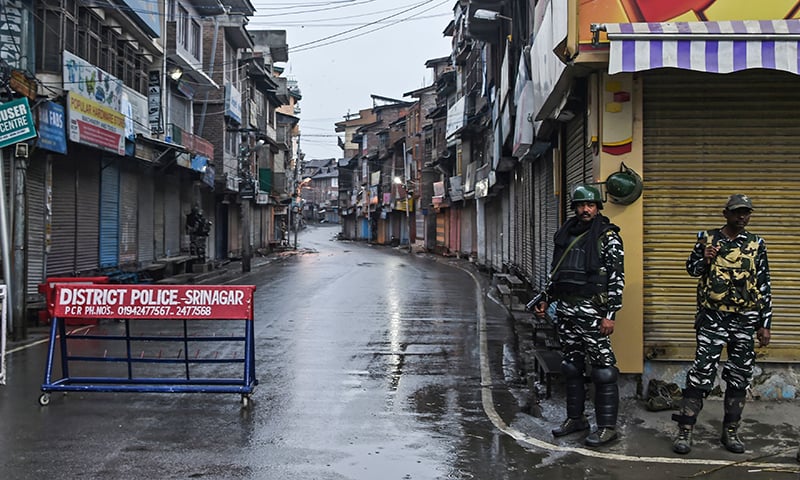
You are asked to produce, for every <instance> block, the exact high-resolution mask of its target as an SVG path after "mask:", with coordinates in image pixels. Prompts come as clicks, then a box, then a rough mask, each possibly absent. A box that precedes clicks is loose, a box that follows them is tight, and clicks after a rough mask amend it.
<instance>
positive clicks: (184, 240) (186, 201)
mask: <svg viewBox="0 0 800 480" xmlns="http://www.w3.org/2000/svg"><path fill="white" fill-rule="evenodd" d="M186 172H187V171H183V172H181V173H182V175H181V177H182V178H181V213H180V215H181V224H180V231H181V251H182V252H184V253H186V254H187V255H188V252H189V235H188V234H187V233H186V215H188V214H189V213H190V212H191V211H192V207H194V204H195V203H196V202H197V200H196V199H195V197H194V192H193V187H192V180H191V178H189V176H188V175H186ZM199 206H200V207H201V208H202V206H203V205H202V204H199ZM203 214H205V212H203Z"/></svg>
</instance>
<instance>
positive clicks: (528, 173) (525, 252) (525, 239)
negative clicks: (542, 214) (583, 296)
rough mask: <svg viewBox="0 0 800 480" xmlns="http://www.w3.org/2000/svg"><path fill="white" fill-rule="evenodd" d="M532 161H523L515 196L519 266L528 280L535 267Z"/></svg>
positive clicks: (531, 277)
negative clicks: (517, 202)
mask: <svg viewBox="0 0 800 480" xmlns="http://www.w3.org/2000/svg"><path fill="white" fill-rule="evenodd" d="M533 181H534V175H533V163H531V162H523V163H522V172H521V177H520V180H519V182H518V191H517V198H519V205H518V207H517V208H518V210H517V217H516V218H517V224H518V227H517V231H518V232H519V233H518V235H517V236H518V238H519V243H520V245H521V246H522V247H521V252H520V259H521V267H522V271H523V272H524V274H525V277H527V278H528V280H531V279H533V278H534V275H535V271H536V269H535V267H534V263H533V250H534V248H535V245H534V243H533V230H534V218H535V217H534V209H533V205H534V203H533V202H534V199H533V193H534V189H533Z"/></svg>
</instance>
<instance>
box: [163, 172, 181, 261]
mask: <svg viewBox="0 0 800 480" xmlns="http://www.w3.org/2000/svg"><path fill="white" fill-rule="evenodd" d="M181 220H182V219H181V195H180V183H179V182H178V177H176V176H174V175H167V176H165V177H164V247H165V249H166V250H165V252H164V253H165V254H166V256H168V257H169V256H176V255H180V253H181V243H180V242H181V235H182V234H183V230H181V225H182V222H181Z"/></svg>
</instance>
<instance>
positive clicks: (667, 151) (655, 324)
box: [643, 72, 800, 361]
mask: <svg viewBox="0 0 800 480" xmlns="http://www.w3.org/2000/svg"><path fill="white" fill-rule="evenodd" d="M797 87H798V80H797V77H795V76H792V75H789V74H783V73H782V72H743V73H737V74H732V75H711V74H701V73H692V72H671V73H666V72H659V73H658V75H646V76H645V77H644V174H645V193H644V195H643V202H644V317H645V318H644V334H645V338H644V343H645V354H646V355H647V356H648V357H649V358H661V359H687V358H691V357H692V355H693V353H694V351H693V347H694V330H693V318H694V311H695V288H696V279H693V278H691V277H689V276H688V274H687V273H686V270H685V262H686V258H687V256H688V254H689V252H690V250H691V248H692V246H693V245H694V242H695V238H696V232H697V231H699V230H705V229H708V228H713V227H721V226H722V225H723V224H724V218H723V216H722V213H721V212H722V206H723V205H724V202H725V200H726V199H727V196H728V195H730V194H731V193H736V192H741V193H746V194H749V195H751V196H752V198H753V203H754V206H755V213H754V215H753V218H752V220H751V223H750V226H749V227H748V229H749V230H751V231H752V232H753V233H756V234H759V235H761V236H763V237H764V238H765V239H766V242H767V245H768V250H769V260H770V267H771V274H772V288H773V296H774V298H773V303H774V323H773V329H774V331H775V332H780V335H779V336H777V335H776V336H773V342H772V343H771V344H770V348H769V349H768V351H767V352H766V354H767V355H768V357H767V359H769V360H775V361H790V360H791V361H797V360H800V354H799V353H798V347H800V321H798V320H800V295H798V293H800V270H798V268H797V245H796V241H795V239H796V238H797V237H798V234H800V224H798V223H797V222H796V219H795V216H796V215H795V214H796V212H797V211H798V209H800V196H798V195H796V194H795V193H796V192H797V185H800V162H798V158H800V122H798V120H797V112H798V111H800V96H798V95H797Z"/></svg>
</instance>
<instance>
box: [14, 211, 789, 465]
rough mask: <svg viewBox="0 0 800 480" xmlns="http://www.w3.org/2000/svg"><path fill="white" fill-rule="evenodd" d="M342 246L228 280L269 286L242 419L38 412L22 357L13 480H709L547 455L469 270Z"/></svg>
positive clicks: (503, 341) (168, 397)
mask: <svg viewBox="0 0 800 480" xmlns="http://www.w3.org/2000/svg"><path fill="white" fill-rule="evenodd" d="M337 232H338V227H336V226H329V227H311V228H308V229H306V230H303V231H302V232H301V233H300V238H299V247H300V248H299V250H298V251H297V252H290V253H287V254H280V255H276V256H274V257H273V258H272V259H271V261H270V263H269V264H267V265H264V266H260V267H257V268H254V270H253V272H252V273H250V274H248V275H246V276H244V277H241V278H238V279H236V280H235V281H234V282H235V283H240V284H254V285H256V286H257V291H256V294H255V304H256V305H255V311H256V321H255V331H256V359H257V363H256V367H257V377H258V380H259V385H258V386H257V387H256V390H255V393H254V395H253V397H252V402H251V404H250V405H249V406H248V407H247V408H242V405H241V402H240V398H239V396H238V395H233V394H170V393H99V392H89V393H84V392H70V393H69V394H68V395H66V396H64V395H62V394H60V393H54V394H53V395H52V399H51V403H50V404H49V405H48V406H46V407H41V406H39V404H38V403H37V398H38V396H39V388H40V386H41V382H42V378H43V372H44V366H45V358H46V350H47V349H46V345H45V344H44V343H40V344H38V345H34V346H31V347H28V348H19V349H16V350H14V351H13V353H11V354H10V355H9V358H8V360H7V361H8V367H9V379H8V380H9V384H8V385H7V386H4V387H2V386H0V472H2V478H8V479H50V478H58V479H78V478H80V479H105V480H113V479H148V480H156V479H172V478H175V479H189V478H206V479H280V480H284V479H292V480H294V479H301V480H305V479H315V480H316V479H319V480H328V479H331V480H339V479H353V480H373V479H375V480H384V479H398V480H416V479H424V480H428V479H500V480H518V479H519V480H521V479H531V478H543V479H583V478H601V479H602V478H639V477H649V478H678V477H688V476H691V475H694V474H697V472H698V466H697V465H681V464H680V463H660V462H659V461H658V460H657V459H655V460H653V461H649V460H647V459H639V460H637V461H630V460H629V459H628V460H621V456H619V455H613V454H610V455H606V454H605V453H604V452H598V453H597V454H595V455H593V456H592V455H587V454H581V453H576V450H575V449H574V448H571V447H566V448H565V447H560V446H559V445H553V444H550V443H547V442H551V441H552V437H550V436H549V429H550V428H552V426H553V425H552V423H551V422H546V421H541V420H540V419H535V418H533V417H531V416H528V415H525V414H523V413H520V408H519V403H521V401H522V400H521V397H520V398H518V396H515V395H514V394H513V393H514V390H513V388H512V389H509V388H508V385H507V384H506V383H505V382H504V378H507V379H508V378H511V379H513V378H512V377H510V376H508V375H505V376H504V372H509V371H513V370H514V369H513V365H510V364H509V362H510V361H511V360H513V355H510V354H509V352H510V351H511V350H512V346H511V345H512V343H513V335H512V334H511V332H510V328H511V326H510V324H509V322H508V320H507V318H506V313H505V311H504V310H503V309H502V308H500V307H499V306H497V305H496V304H494V303H493V302H490V301H489V302H485V303H484V302H483V300H484V299H485V296H484V294H485V292H481V291H480V290H478V289H479V287H480V284H481V283H483V284H484V285H483V286H484V287H485V283H486V281H485V280H481V276H480V274H477V275H476V274H474V273H470V272H469V269H467V270H465V269H462V268H459V266H461V267H463V266H464V262H463V261H449V260H447V259H443V258H441V257H434V256H427V255H414V254H409V253H407V252H405V251H401V250H397V249H392V248H387V247H377V246H369V245H366V244H364V243H360V242H342V241H336V240H334V236H335V234H336V233H337ZM478 280H480V281H478ZM94 328H96V329H102V328H110V329H113V328H120V327H119V324H116V325H115V324H114V323H113V322H111V323H106V324H101V325H100V326H97V327H94ZM148 328H154V329H156V328H159V327H158V325H157V324H153V326H152V327H148ZM545 408H551V409H558V410H560V406H553V405H552V403H549V404H546V405H545ZM545 413H546V416H547V417H549V418H560V413H561V412H560V411H547V412H545ZM537 438H541V439H545V440H544V441H539V440H537ZM567 442H572V443H575V439H568V440H567ZM562 445H563V443H562ZM568 445H571V444H569V443H568ZM577 446H580V444H579V443H577ZM740 472H741V470H740ZM730 473H731V471H730V470H722V471H719V472H716V473H712V474H709V475H704V476H703V478H728V477H727V475H728V474H730ZM748 478H759V479H760V478H772V477H771V476H763V477H762V476H761V475H759V474H752V475H751V476H749V477H748ZM780 478H785V477H780Z"/></svg>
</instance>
